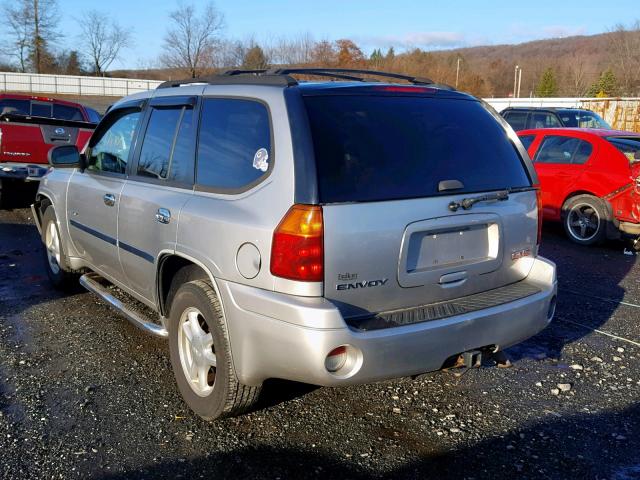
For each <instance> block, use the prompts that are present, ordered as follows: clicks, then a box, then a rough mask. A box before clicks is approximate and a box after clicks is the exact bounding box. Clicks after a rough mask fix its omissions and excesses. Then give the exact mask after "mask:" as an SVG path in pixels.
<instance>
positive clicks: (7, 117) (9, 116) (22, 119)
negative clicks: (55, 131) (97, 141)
mask: <svg viewBox="0 0 640 480" xmlns="http://www.w3.org/2000/svg"><path fill="white" fill-rule="evenodd" d="M0 122H14V123H32V124H34V125H55V126H59V127H69V128H85V129H88V130H95V128H96V126H97V125H98V124H97V123H92V122H81V121H78V120H62V119H59V118H49V117H36V116H32V115H21V114H16V113H5V114H4V115H0Z"/></svg>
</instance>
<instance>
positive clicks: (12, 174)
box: [0, 162, 49, 182]
mask: <svg viewBox="0 0 640 480" xmlns="http://www.w3.org/2000/svg"><path fill="white" fill-rule="evenodd" d="M48 171H49V166H48V165H37V164H31V163H13V162H12V163H0V178H7V179H11V180H24V181H27V182H39V181H40V179H41V178H42V177H44V176H45V175H46V173H47V172H48Z"/></svg>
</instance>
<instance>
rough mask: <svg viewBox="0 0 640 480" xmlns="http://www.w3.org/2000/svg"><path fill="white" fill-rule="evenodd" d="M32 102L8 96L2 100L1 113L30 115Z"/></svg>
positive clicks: (0, 102)
mask: <svg viewBox="0 0 640 480" xmlns="http://www.w3.org/2000/svg"><path fill="white" fill-rule="evenodd" d="M30 108H31V102H29V100H13V99H11V98H7V99H5V100H0V115H7V114H10V113H13V114H18V115H30V112H29V110H30Z"/></svg>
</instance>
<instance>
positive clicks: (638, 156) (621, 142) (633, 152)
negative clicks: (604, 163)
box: [607, 137, 640, 162]
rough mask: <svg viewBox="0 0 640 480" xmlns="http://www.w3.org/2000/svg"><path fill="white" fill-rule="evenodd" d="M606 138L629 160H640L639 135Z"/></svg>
mask: <svg viewBox="0 0 640 480" xmlns="http://www.w3.org/2000/svg"><path fill="white" fill-rule="evenodd" d="M607 140H608V141H609V143H611V144H612V145H613V146H614V147H616V148H617V149H618V150H620V152H621V153H622V154H623V155H624V156H625V157H627V160H629V162H637V161H638V160H640V137H627V138H622V137H609V138H607Z"/></svg>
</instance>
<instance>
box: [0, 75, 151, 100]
mask: <svg viewBox="0 0 640 480" xmlns="http://www.w3.org/2000/svg"><path fill="white" fill-rule="evenodd" d="M161 83H162V82H161V81H158V80H141V79H133V78H110V77H85V76H75V75H46V74H44V75H43V74H35V73H14V72H0V90H1V91H4V92H20V93H34V94H43V93H44V94H47V93H48V94H61V95H93V96H103V97H107V96H108V97H124V96H126V95H130V94H132V93H137V92H143V91H146V90H153V89H155V88H156V87H157V86H158V85H160V84H161Z"/></svg>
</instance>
